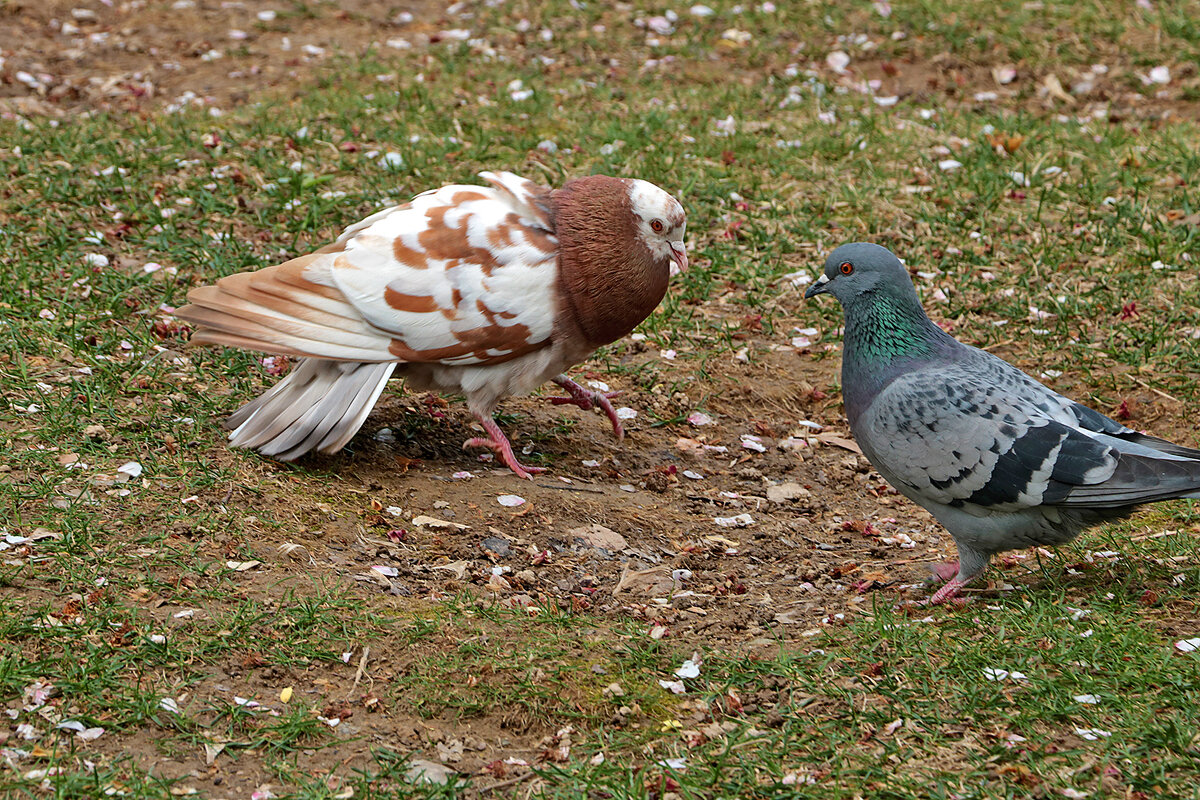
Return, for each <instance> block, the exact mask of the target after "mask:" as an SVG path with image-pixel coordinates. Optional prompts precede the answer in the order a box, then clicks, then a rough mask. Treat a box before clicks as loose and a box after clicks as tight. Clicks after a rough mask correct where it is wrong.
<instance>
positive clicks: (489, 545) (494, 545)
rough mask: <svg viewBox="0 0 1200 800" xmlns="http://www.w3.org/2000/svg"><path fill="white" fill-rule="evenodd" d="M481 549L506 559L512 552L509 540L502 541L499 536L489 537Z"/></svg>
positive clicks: (481, 544) (483, 542)
mask: <svg viewBox="0 0 1200 800" xmlns="http://www.w3.org/2000/svg"><path fill="white" fill-rule="evenodd" d="M480 547H482V548H483V549H484V550H488V551H490V552H492V553H495V554H496V555H498V556H499V557H500V558H504V557H506V556H507V555H508V554H509V552H510V551H511V550H512V547H511V546H510V545H509V543H508V540H507V539H501V538H500V537H499V536H489V537H487V538H486V539H484V540H483V541H482V542H481V543H480Z"/></svg>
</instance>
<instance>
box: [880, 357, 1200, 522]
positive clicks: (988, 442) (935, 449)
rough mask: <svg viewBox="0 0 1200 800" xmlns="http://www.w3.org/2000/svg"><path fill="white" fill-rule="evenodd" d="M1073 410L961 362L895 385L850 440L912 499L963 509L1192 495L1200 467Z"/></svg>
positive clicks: (1034, 387)
mask: <svg viewBox="0 0 1200 800" xmlns="http://www.w3.org/2000/svg"><path fill="white" fill-rule="evenodd" d="M996 363H998V364H1000V365H1003V367H1005V368H1006V369H997V368H996V366H995V365H996ZM1076 408H1084V407H1083V406H1078V404H1075V403H1073V402H1071V401H1069V400H1067V399H1066V398H1064V397H1062V396H1061V395H1058V394H1056V393H1054V392H1052V391H1051V390H1049V389H1047V388H1046V387H1044V386H1042V385H1041V384H1039V383H1037V382H1036V381H1034V380H1033V379H1032V378H1029V377H1028V376H1027V375H1025V374H1024V373H1022V372H1020V371H1019V370H1016V369H1015V368H1013V367H1011V366H1009V365H1008V364H1005V363H1004V362H1002V361H999V360H998V359H996V360H995V363H993V362H991V361H990V359H989V360H987V361H984V360H982V359H969V360H965V361H960V362H956V363H953V364H949V365H945V364H942V365H938V366H936V367H928V368H925V369H919V370H915V371H911V372H908V373H906V374H904V375H902V376H900V377H899V378H897V379H896V380H895V381H893V382H892V383H891V384H890V385H889V386H888V387H887V388H885V389H884V390H883V391H882V392H881V393H880V394H879V395H878V397H877V398H876V399H875V401H874V402H873V403H872V404H871V406H870V407H869V408H868V409H867V411H866V413H865V414H864V417H863V419H862V420H861V421H860V424H859V425H858V428H859V438H860V443H862V444H864V449H865V450H867V451H869V454H870V455H871V456H872V460H873V462H874V463H875V464H876V466H877V468H879V470H880V472H881V473H883V474H884V476H885V477H887V478H888V479H889V480H892V481H893V482H895V483H897V484H898V485H899V486H902V487H903V488H905V489H907V492H908V493H909V494H910V496H914V497H918V498H922V499H925V500H928V501H932V502H934V503H939V504H942V505H949V506H955V507H961V508H964V509H965V510H977V511H980V512H992V511H1017V510H1020V509H1023V508H1033V507H1037V506H1043V505H1058V506H1075V507H1091V508H1114V507H1119V506H1122V505H1130V504H1134V503H1142V502H1148V501H1151V500H1160V499H1165V498H1168V497H1178V496H1182V495H1185V494H1187V493H1189V492H1193V491H1195V490H1196V489H1197V488H1200V461H1197V460H1195V459H1192V458H1190V457H1187V456H1186V455H1181V454H1178V453H1173V452H1170V451H1164V450H1161V449H1156V448H1154V447H1152V446H1149V445H1148V444H1147V443H1146V442H1143V441H1138V437H1140V436H1141V435H1140V434H1135V432H1133V431H1128V429H1125V428H1124V427H1123V426H1121V425H1120V424H1119V423H1116V422H1115V421H1112V420H1108V418H1107V417H1104V416H1103V415H1100V414H1096V412H1091V414H1090V415H1084V416H1085V417H1086V419H1084V420H1080V419H1079V418H1078V416H1077V414H1078V412H1077V410H1076ZM1084 410H1085V411H1087V409H1084ZM1092 415H1094V417H1093V416H1092ZM1096 418H1099V419H1096ZM1104 420H1107V421H1108V422H1107V423H1105V422H1104ZM1108 423H1111V425H1109V424H1108ZM1112 426H1115V428H1116V429H1112ZM1097 427H1099V428H1102V429H1110V431H1111V432H1110V431H1105V430H1101V431H1097V430H1094V428H1097ZM1131 434H1132V435H1131ZM1144 438H1145V439H1151V440H1153V437H1144ZM1154 441H1158V440H1154ZM1182 449H1184V450H1186V448H1182Z"/></svg>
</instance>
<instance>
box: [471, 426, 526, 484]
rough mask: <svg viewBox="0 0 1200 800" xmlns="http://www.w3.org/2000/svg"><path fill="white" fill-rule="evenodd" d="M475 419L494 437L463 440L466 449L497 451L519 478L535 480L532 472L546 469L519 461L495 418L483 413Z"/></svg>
mask: <svg viewBox="0 0 1200 800" xmlns="http://www.w3.org/2000/svg"><path fill="white" fill-rule="evenodd" d="M472 413H474V412H472ZM475 419H477V420H479V423H480V424H481V425H483V429H484V430H485V431H487V434H488V436H490V437H492V438H490V439H483V438H481V437H478V436H477V437H475V438H474V439H467V440H466V441H465V442H463V449H464V450H466V449H467V448H468V447H487V448H489V449H491V450H493V451H495V453H496V455H498V456H500V460H501V461H503V462H504V465H505V466H507V467H508V468H509V469H511V470H512V471H513V472H515V473H517V477H518V478H525V479H526V480H533V475H531V474H530V473H537V472H545V471H546V468H545V467H524V466H521V462H520V461H517V457H516V456H515V455H513V451H512V445H511V444H509V442H508V437H507V436H505V435H504V431H502V430H500V426H499V425H497V424H496V421H495V420H494V419H492V418H491V417H485V416H483V415H482V414H475Z"/></svg>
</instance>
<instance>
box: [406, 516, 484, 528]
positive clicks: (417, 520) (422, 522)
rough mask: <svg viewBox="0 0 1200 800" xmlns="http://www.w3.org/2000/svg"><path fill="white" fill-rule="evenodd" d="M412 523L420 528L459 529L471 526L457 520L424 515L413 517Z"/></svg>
mask: <svg viewBox="0 0 1200 800" xmlns="http://www.w3.org/2000/svg"><path fill="white" fill-rule="evenodd" d="M412 524H413V525H419V526H421V527H422V528H450V529H455V530H460V531H465V530H468V529H469V528H470V527H471V526H470V525H463V524H461V523H458V522H450V521H449V520H445V519H438V518H437V517H426V516H420V517H413V521H412Z"/></svg>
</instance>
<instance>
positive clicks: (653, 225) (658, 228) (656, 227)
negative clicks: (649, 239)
mask: <svg viewBox="0 0 1200 800" xmlns="http://www.w3.org/2000/svg"><path fill="white" fill-rule="evenodd" d="M663 227H664V226H663V221H662V220H661V219H654V220H650V230H652V231H654V232H655V233H662V232H663Z"/></svg>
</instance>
